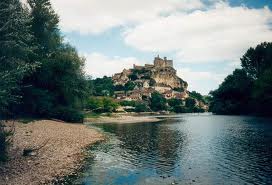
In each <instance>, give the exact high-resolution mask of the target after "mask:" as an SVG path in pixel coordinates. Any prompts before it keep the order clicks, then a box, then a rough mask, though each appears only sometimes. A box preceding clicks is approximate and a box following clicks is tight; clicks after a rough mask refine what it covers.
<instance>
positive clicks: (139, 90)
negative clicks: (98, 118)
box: [112, 56, 188, 100]
mask: <svg viewBox="0 0 272 185" xmlns="http://www.w3.org/2000/svg"><path fill="white" fill-rule="evenodd" d="M112 80H113V83H114V85H115V86H123V87H124V86H125V85H126V84H128V83H129V82H132V83H133V84H135V88H134V90H132V91H130V92H129V93H128V94H127V95H124V92H122V93H120V92H116V93H117V94H116V96H117V97H118V99H123V98H125V99H127V100H128V99H132V100H141V99H142V97H143V96H150V95H151V93H152V92H154V91H157V92H159V93H161V94H163V95H164V96H165V98H173V97H176V98H180V99H182V98H186V97H187V96H188V94H187V86H188V84H187V82H185V81H183V80H182V79H181V78H179V77H178V76H177V71H176V70H175V69H174V67H173V60H168V59H167V58H166V57H164V58H163V59H162V58H160V57H159V56H157V57H155V58H154V61H153V64H145V65H144V66H138V65H135V64H134V65H133V68H132V69H124V70H123V71H122V72H121V73H116V74H114V75H113V77H112ZM119 93H120V94H119Z"/></svg>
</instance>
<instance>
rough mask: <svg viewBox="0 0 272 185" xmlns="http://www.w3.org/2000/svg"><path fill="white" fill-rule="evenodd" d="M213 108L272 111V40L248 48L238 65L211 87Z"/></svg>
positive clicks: (228, 111) (235, 111)
mask: <svg viewBox="0 0 272 185" xmlns="http://www.w3.org/2000/svg"><path fill="white" fill-rule="evenodd" d="M210 95H211V96H212V99H211V104H210V111H212V112H213V113H216V114H236V115H259V116H271V115H272V109H271V105H272V43H271V42H264V43H261V44H259V45H257V46H256V47H255V48H249V49H248V50H247V52H246V53H245V54H244V56H242V58H241V68H239V69H235V70H234V71H233V73H232V74H230V75H228V76H227V77H226V78H225V80H224V81H223V82H222V84H220V86H219V88H218V89H216V90H214V91H211V92H210Z"/></svg>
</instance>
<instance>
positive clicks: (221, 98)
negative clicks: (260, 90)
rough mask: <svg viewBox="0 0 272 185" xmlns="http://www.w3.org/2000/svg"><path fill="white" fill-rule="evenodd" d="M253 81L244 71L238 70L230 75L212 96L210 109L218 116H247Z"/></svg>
mask: <svg viewBox="0 0 272 185" xmlns="http://www.w3.org/2000/svg"><path fill="white" fill-rule="evenodd" d="M252 85H253V80H252V79H251V78H250V77H249V76H248V75H247V73H246V71H245V70H243V69H236V70H235V71H234V72H233V74H231V75H228V76H227V77H226V78H225V80H224V81H223V83H222V84H221V85H220V86H219V88H218V89H217V90H215V91H212V92H211V93H210V94H211V95H212V97H213V100H212V102H211V105H210V108H211V111H212V112H214V113H218V114H245V113H247V112H248V111H249V110H248V108H249V102H250V101H251V91H252Z"/></svg>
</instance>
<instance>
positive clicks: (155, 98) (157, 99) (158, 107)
mask: <svg viewBox="0 0 272 185" xmlns="http://www.w3.org/2000/svg"><path fill="white" fill-rule="evenodd" d="M150 108H151V109H152V110H153V111H162V110H166V109H167V106H166V99H165V98H164V97H163V96H162V95H161V94H160V93H158V92H154V93H152V94H151V99H150Z"/></svg>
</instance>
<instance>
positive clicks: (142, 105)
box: [135, 103, 150, 112]
mask: <svg viewBox="0 0 272 185" xmlns="http://www.w3.org/2000/svg"><path fill="white" fill-rule="evenodd" d="M148 110H150V108H149V107H148V106H147V105H146V104H145V103H137V104H136V106H135V112H148Z"/></svg>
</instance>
